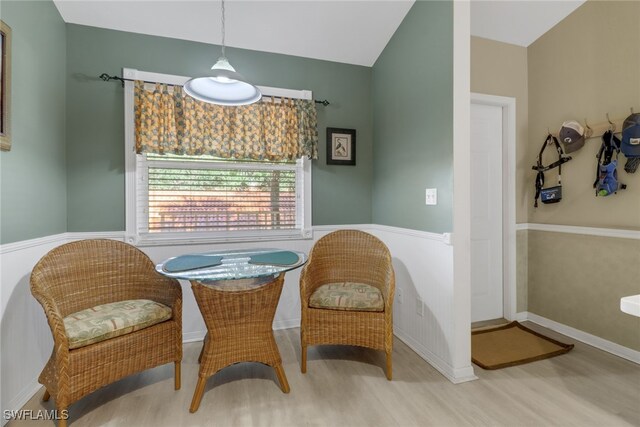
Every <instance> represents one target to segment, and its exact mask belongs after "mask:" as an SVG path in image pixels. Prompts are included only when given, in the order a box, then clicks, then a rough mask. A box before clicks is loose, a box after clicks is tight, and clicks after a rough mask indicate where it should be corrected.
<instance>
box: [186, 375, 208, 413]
mask: <svg viewBox="0 0 640 427" xmlns="http://www.w3.org/2000/svg"><path fill="white" fill-rule="evenodd" d="M206 385H207V379H206V378H202V377H198V384H196V390H195V391H194V392H193V399H192V400H191V407H190V408H189V412H191V413H192V414H193V413H194V412H196V411H197V410H198V408H199V407H200V401H201V400H202V395H203V394H204V387H205V386H206Z"/></svg>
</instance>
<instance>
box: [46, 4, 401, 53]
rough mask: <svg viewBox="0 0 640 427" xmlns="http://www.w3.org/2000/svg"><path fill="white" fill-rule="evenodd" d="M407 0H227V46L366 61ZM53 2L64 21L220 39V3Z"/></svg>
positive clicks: (386, 36) (391, 28) (391, 30)
mask: <svg viewBox="0 0 640 427" xmlns="http://www.w3.org/2000/svg"><path fill="white" fill-rule="evenodd" d="M413 1H414V0H390V1H313V0H297V1H267V0H253V1H243V0H227V1H226V2H225V7H226V33H227V34H226V44H227V46H232V47H239V48H245V49H252V50H258V51H263V52H274V53H284V54H288V55H295V56H302V57H306V58H316V59H324V60H328V61H336V62H344V63H348V64H356V65H365V66H371V65H373V63H374V62H375V61H376V59H377V58H378V56H379V55H380V53H381V52H382V50H383V49H384V47H385V46H386V45H387V42H388V41H389V39H390V38H391V36H392V35H393V33H394V32H395V31H396V29H397V28H398V26H399V25H400V23H401V22H402V20H403V19H404V17H405V15H406V14H407V12H408V11H409V9H410V8H411V6H412V5H413ZM54 2H55V4H56V6H57V7H58V10H59V11H60V14H61V15H62V18H63V19H64V20H65V22H68V23H74V24H82V25H89V26H93V27H102V28H110V29H114V30H121V31H130V32H134V33H142V34H150V35H155V36H164V37H172V38H177V39H184V40H192V41H199V42H205V43H214V44H220V43H221V35H220V29H221V24H220V1H214V0H206V1H204V0H200V1H191V0H170V1H166V0H165V1H144V0H143V1H141V0H129V1H122V0H83V1H71V0H54ZM216 56H217V52H215V53H212V60H214V59H215V57H216Z"/></svg>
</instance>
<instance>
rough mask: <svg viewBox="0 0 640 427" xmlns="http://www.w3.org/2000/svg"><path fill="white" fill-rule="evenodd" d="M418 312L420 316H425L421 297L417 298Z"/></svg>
mask: <svg viewBox="0 0 640 427" xmlns="http://www.w3.org/2000/svg"><path fill="white" fill-rule="evenodd" d="M416 314H417V315H418V316H420V317H424V304H423V303H422V300H421V299H420V298H416Z"/></svg>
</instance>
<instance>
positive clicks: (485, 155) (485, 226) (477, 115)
mask: <svg viewBox="0 0 640 427" xmlns="http://www.w3.org/2000/svg"><path fill="white" fill-rule="evenodd" d="M502 194H503V192H502V107H499V106H493V105H483V104H471V321H472V322H478V321H481V320H490V319H498V318H500V317H503V312H502V311H503V310H502V308H503V304H502V296H503V295H502V294H503V285H502Z"/></svg>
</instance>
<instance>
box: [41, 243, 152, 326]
mask: <svg viewBox="0 0 640 427" xmlns="http://www.w3.org/2000/svg"><path fill="white" fill-rule="evenodd" d="M150 274H151V275H154V274H157V273H156V272H155V268H154V264H153V262H152V261H151V260H150V259H149V257H148V256H147V255H145V254H144V253H143V252H142V251H140V250H139V249H137V248H136V247H134V246H131V245H129V244H126V243H123V242H118V241H115V240H106V239H105V240H102V239H98V240H81V241H77V242H72V243H67V244H65V245H62V246H58V247H57V248H55V249H53V250H52V251H50V252H49V253H48V254H46V255H45V256H44V257H43V258H42V259H41V260H40V261H39V262H38V264H36V266H35V267H34V269H33V271H32V273H31V287H32V289H33V291H34V293H36V292H37V293H42V294H48V295H50V296H51V297H52V298H53V300H54V301H56V303H57V306H58V309H59V310H60V314H61V315H62V316H67V315H68V314H70V313H75V312H77V311H80V310H84V309H86V308H90V307H94V306H96V305H99V304H107V303H110V302H115V301H122V300H128V299H139V298H140V299H141V298H144V299H153V296H154V294H155V293H156V292H161V291H163V290H162V289H161V288H159V287H158V286H157V284H155V283H154V282H153V281H150V280H149V275H150ZM159 300H162V299H159Z"/></svg>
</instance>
